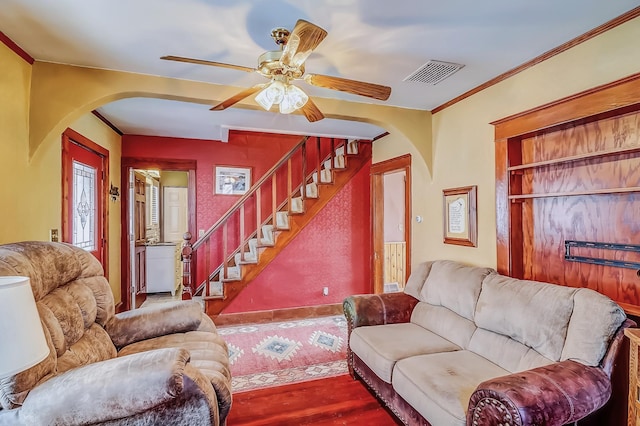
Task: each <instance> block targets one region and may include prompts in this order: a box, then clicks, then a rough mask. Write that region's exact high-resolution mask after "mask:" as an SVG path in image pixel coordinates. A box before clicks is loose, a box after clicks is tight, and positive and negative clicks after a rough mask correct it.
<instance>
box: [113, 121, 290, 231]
mask: <svg viewBox="0 0 640 426" xmlns="http://www.w3.org/2000/svg"><path fill="white" fill-rule="evenodd" d="M300 139H301V137H300V136H295V135H276V134H270V133H254V132H240V131H234V132H229V142H228V143H223V142H220V141H211V140H203V139H179V138H168V137H158V136H135V135H124V136H123V137H122V156H123V157H132V158H153V159H175V160H196V161H197V166H196V167H197V168H196V229H205V230H206V229H209V227H210V226H211V225H213V224H214V223H215V221H216V220H218V219H219V218H220V216H222V215H223V214H224V213H226V212H227V210H228V209H229V208H230V207H231V206H232V205H233V204H234V203H235V202H236V201H238V199H239V198H240V196H239V195H214V193H213V169H214V167H215V166H216V165H222V166H238V167H251V168H252V170H251V174H252V176H251V181H252V183H254V182H256V181H257V180H258V179H260V178H261V177H262V176H263V175H264V174H265V172H267V171H268V170H269V169H270V168H271V167H272V166H273V165H274V164H276V163H277V162H278V160H280V158H282V156H283V155H284V154H286V153H287V152H288V151H289V150H290V149H291V148H292V147H293V146H294V145H295V144H296V143H298V142H299V141H300ZM194 238H197V235H194ZM193 241H194V242H195V239H194V240H193Z"/></svg>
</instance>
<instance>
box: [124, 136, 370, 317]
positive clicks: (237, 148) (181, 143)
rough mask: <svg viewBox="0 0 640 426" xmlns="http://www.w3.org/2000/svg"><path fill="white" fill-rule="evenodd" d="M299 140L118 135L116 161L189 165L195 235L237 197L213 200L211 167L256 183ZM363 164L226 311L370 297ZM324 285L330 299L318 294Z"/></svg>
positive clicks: (366, 176)
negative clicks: (232, 169) (230, 169)
mask: <svg viewBox="0 0 640 426" xmlns="http://www.w3.org/2000/svg"><path fill="white" fill-rule="evenodd" d="M300 139H301V138H300V136H292V135H275V134H266V133H253V132H230V134H229V142H228V143H222V142H219V141H210V140H199V139H179V138H168V137H156V136H135V135H124V136H123V138H122V140H123V143H122V156H123V157H132V158H145V159H195V160H196V161H197V166H196V167H197V169H196V209H197V214H196V221H197V225H196V229H208V228H209V227H210V226H211V225H213V223H214V222H215V221H216V220H217V219H218V218H219V217H220V216H221V215H223V214H224V213H225V212H226V211H227V210H228V209H229V207H231V206H232V205H233V203H235V202H236V201H237V199H238V198H239V196H231V195H214V194H213V168H214V166H215V165H234V166H240V167H252V182H256V181H257V180H258V179H260V177H261V176H262V175H264V173H265V172H266V171H268V170H269V169H270V168H271V167H272V166H273V165H274V164H275V163H276V162H277V161H278V160H279V159H280V158H282V156H283V155H284V154H285V153H286V152H288V151H289V150H290V149H291V148H292V147H293V146H294V145H295V144H296V143H297V142H298V141H299V140H300ZM369 166H370V165H367V166H365V167H363V169H362V170H360V171H359V172H358V174H357V175H356V176H355V177H354V178H353V179H352V180H351V181H350V182H349V183H348V184H347V185H346V186H345V187H344V188H343V189H342V190H341V191H340V192H339V193H338V194H337V195H336V196H335V197H334V198H333V199H332V200H331V201H330V202H329V204H328V205H327V207H325V209H323V210H322V211H321V212H320V213H319V214H318V215H317V216H316V217H315V218H314V220H313V221H312V222H311V223H310V224H309V225H308V226H307V227H306V228H305V229H303V230H302V232H301V233H300V234H298V237H297V238H296V239H295V240H294V241H293V242H291V244H289V246H287V247H286V248H285V249H284V250H283V251H282V252H281V253H280V254H279V255H278V257H277V258H276V259H275V260H274V261H273V262H272V263H271V264H269V265H268V266H267V267H266V269H265V270H264V271H263V272H262V274H260V276H258V278H257V279H256V280H254V281H253V282H252V283H251V284H250V285H249V286H248V287H247V288H246V289H245V290H244V291H243V292H242V293H241V294H240V295H239V296H238V297H237V298H236V299H235V300H234V301H233V302H232V303H231V304H230V306H229V307H228V308H227V309H225V311H224V312H225V313H231V312H249V311H257V310H267V309H280V308H291V307H300V306H314V305H321V304H329V303H340V302H342V300H343V299H344V298H345V297H347V296H349V295H351V294H357V293H369V292H371V271H370V259H369V254H370V252H371V248H370V247H371V231H370V214H369V205H370V189H369ZM325 286H326V287H329V296H322V288H323V287H325Z"/></svg>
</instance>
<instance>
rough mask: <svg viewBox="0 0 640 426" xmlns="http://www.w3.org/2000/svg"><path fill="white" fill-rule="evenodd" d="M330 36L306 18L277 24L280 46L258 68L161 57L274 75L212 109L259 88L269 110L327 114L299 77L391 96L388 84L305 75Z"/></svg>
mask: <svg viewBox="0 0 640 426" xmlns="http://www.w3.org/2000/svg"><path fill="white" fill-rule="evenodd" d="M326 36H327V32H326V31H325V30H324V29H322V28H320V27H318V26H317V25H314V24H312V23H310V22H307V21H305V20H303V19H300V20H298V22H296V26H295V27H294V28H293V31H291V32H289V30H287V29H286V28H275V29H274V30H272V31H271V37H273V39H274V41H275V43H276V44H277V45H278V46H280V50H274V51H269V52H265V53H263V54H262V55H260V57H259V58H258V67H257V68H249V67H244V66H241V65H232V64H225V63H222V62H213V61H207V60H203V59H192V58H184V57H180V56H163V57H161V58H160V59H166V60H170V61H178V62H189V63H193V64H201V65H212V66H216V67H223V68H231V69H235V70H240V71H245V72H257V73H259V74H261V75H263V76H264V77H267V78H268V79H270V81H269V82H268V83H264V84H256V85H255V86H253V87H250V88H248V89H245V90H243V91H241V92H239V93H237V94H235V95H233V96H232V97H230V98H228V99H225V100H224V101H222V102H220V103H219V104H217V105H215V106H214V107H213V108H211V110H212V111H222V110H224V109H226V108H229V107H230V106H232V105H234V104H236V103H237V102H240V101H241V100H243V99H245V98H247V97H249V96H251V95H253V94H255V93H258V92H259V93H258V94H257V95H256V98H255V99H256V102H258V104H260V105H261V106H262V107H263V108H264V109H266V110H267V111H269V110H270V109H271V107H272V106H273V105H279V109H280V112H281V113H283V114H289V113H291V112H293V111H296V110H297V109H300V110H301V111H302V113H303V114H304V115H305V117H306V118H307V120H309V121H310V122H314V121H318V120H322V119H323V118H324V115H323V114H322V112H321V111H320V110H319V109H318V107H317V106H316V104H315V103H314V102H313V101H312V100H311V99H309V97H308V96H307V94H306V93H305V92H304V91H303V90H302V89H300V88H299V87H298V86H296V85H293V84H291V82H292V81H295V80H304V81H306V82H307V83H308V84H311V85H312V86H318V87H324V88H327V89H333V90H339V91H342V92H348V93H353V94H356V95H360V96H366V97H369V98H374V99H379V100H383V101H386V100H387V99H389V95H391V88H390V87H388V86H381V85H379V84H373V83H365V82H363V81H357V80H348V79H346V78H340V77H332V76H328V75H321V74H306V75H305V67H304V62H305V61H306V60H307V58H308V57H309V55H310V54H311V52H313V50H314V49H315V48H316V47H318V45H319V44H320V43H321V42H322V40H324V38H325V37H326Z"/></svg>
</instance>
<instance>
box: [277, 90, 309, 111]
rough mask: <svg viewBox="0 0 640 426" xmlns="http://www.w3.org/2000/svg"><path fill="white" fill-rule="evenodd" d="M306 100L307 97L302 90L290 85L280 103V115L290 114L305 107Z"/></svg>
mask: <svg viewBox="0 0 640 426" xmlns="http://www.w3.org/2000/svg"><path fill="white" fill-rule="evenodd" d="M308 100H309V96H307V94H306V93H304V92H303V91H302V89H300V88H299V87H297V86H294V85H291V84H290V85H288V86H287V89H286V91H285V94H284V98H283V99H282V102H280V113H281V114H291V113H292V112H294V111H295V110H297V109H300V108H302V107H303V106H305V104H306V103H307V101H308Z"/></svg>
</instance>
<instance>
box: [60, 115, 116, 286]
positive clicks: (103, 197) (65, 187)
mask: <svg viewBox="0 0 640 426" xmlns="http://www.w3.org/2000/svg"><path fill="white" fill-rule="evenodd" d="M72 143H75V144H76V145H79V146H81V147H83V148H85V149H87V150H89V151H92V152H93V153H95V154H97V155H98V156H100V157H102V162H103V164H102V170H103V172H104V176H102V188H101V189H102V190H101V191H98V196H99V197H100V199H99V204H100V210H101V211H100V219H101V220H102V235H101V236H100V238H101V239H102V259H103V265H102V267H103V269H104V276H105V278H107V279H109V203H108V202H107V201H108V200H109V185H108V184H107V182H110V180H109V150H108V149H106V148H104V147H102V146H100V145H98V144H97V143H95V142H93V141H92V140H90V139H88V138H87V137H85V136H83V135H81V134H80V133H78V132H76V131H75V130H73V129H71V128H69V127H67V129H66V130H65V131H64V132H62V209H61V212H62V222H61V223H62V227H61V233H60V239H61V241H64V240H65V239H66V235H67V233H68V232H69V229H70V228H71V227H72V224H71V223H69V197H71V194H70V193H69V182H70V180H71V179H73V176H72V173H73V171H72V170H70V168H69V167H68V163H69V161H70V154H69V146H70V145H71V144H72Z"/></svg>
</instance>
